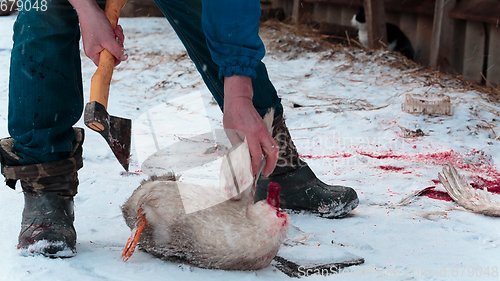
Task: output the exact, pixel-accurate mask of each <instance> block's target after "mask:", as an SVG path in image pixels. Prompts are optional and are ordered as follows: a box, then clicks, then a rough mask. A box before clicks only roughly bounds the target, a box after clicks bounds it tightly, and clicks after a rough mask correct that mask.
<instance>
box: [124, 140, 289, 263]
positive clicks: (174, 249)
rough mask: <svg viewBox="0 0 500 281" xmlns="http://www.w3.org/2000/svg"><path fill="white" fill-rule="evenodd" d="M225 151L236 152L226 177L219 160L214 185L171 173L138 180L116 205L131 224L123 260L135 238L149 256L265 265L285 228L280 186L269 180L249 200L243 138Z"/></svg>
mask: <svg viewBox="0 0 500 281" xmlns="http://www.w3.org/2000/svg"><path fill="white" fill-rule="evenodd" d="M231 154H232V155H233V156H234V155H236V156H237V157H235V158H233V157H231V158H230V159H232V161H229V163H232V164H231V165H230V168H231V169H230V170H231V173H232V177H231V176H229V177H228V176H227V173H226V171H227V170H228V162H227V161H223V163H222V165H221V177H220V182H219V185H220V187H219V188H218V189H217V188H215V187H206V186H200V185H196V184H191V183H186V182H179V181H176V179H175V176H173V175H170V176H162V177H152V178H151V179H150V180H148V181H145V182H143V183H142V184H141V185H140V187H139V188H137V189H136V190H135V191H134V192H133V194H132V196H131V197H130V198H129V199H128V200H127V201H126V202H125V204H124V205H123V206H122V211H123V216H124V218H125V221H126V223H127V225H128V226H129V227H130V228H131V229H133V233H132V236H131V239H129V243H128V245H127V247H126V249H125V251H124V255H123V258H124V260H127V259H128V258H129V257H130V256H131V254H132V253H133V248H134V247H135V244H136V243H137V242H138V243H139V247H140V248H141V249H142V250H144V251H146V252H148V253H151V254H153V255H155V256H158V257H161V258H164V259H166V260H170V261H179V262H184V263H187V264H190V265H194V266H198V267H202V268H212V269H224V270H256V269H261V268H264V267H266V266H268V265H269V264H270V262H271V261H272V259H273V258H274V257H275V255H276V254H277V252H278V250H279V248H280V245H281V244H282V242H283V241H284V240H285V238H286V234H287V231H288V228H289V221H290V219H289V217H288V214H287V213H286V212H285V211H283V210H281V209H280V208H279V199H278V196H279V191H280V188H281V187H280V186H279V185H278V184H277V183H270V184H269V190H268V197H267V199H266V200H262V201H259V202H257V203H254V188H255V183H254V182H255V178H254V177H253V175H252V173H251V160H250V153H249V151H248V145H247V143H246V141H244V142H243V143H241V144H240V145H239V146H238V147H237V149H236V150H234V151H233V152H232V153H231ZM228 158H229V157H228ZM224 160H226V159H224ZM232 184H234V185H236V188H234V186H232ZM238 186H239V187H248V188H246V189H241V190H240V188H238ZM234 190H237V193H235V192H234ZM240 191H241V192H240ZM221 196H222V197H221ZM221 198H223V200H221ZM141 232H142V234H141Z"/></svg>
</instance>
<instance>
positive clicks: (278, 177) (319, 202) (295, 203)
mask: <svg viewBox="0 0 500 281" xmlns="http://www.w3.org/2000/svg"><path fill="white" fill-rule="evenodd" d="M273 137H274V139H275V140H276V143H278V145H279V147H280V150H279V153H278V163H277V165H276V168H275V169H274V171H273V173H272V174H271V175H269V177H267V178H266V177H264V176H261V178H260V179H259V180H258V181H257V186H256V190H255V202H257V201H260V200H263V199H265V198H266V196H267V186H268V185H269V182H277V183H279V184H280V185H281V187H282V188H281V192H280V195H279V200H280V207H281V208H283V209H291V210H307V211H311V212H314V213H318V214H319V215H320V216H322V217H326V218H341V217H344V216H346V215H347V214H349V213H350V212H351V211H352V210H354V209H355V208H356V207H357V206H358V204H359V199H358V196H357V194H356V191H354V189H352V188H350V187H346V186H341V185H328V184H326V183H324V182H322V181H321V180H319V179H318V178H317V177H316V175H315V174H314V172H313V171H312V170H311V168H309V166H308V165H307V163H306V162H304V161H302V160H301V159H300V158H299V154H298V152H297V148H296V147H295V144H294V143H293V141H292V138H291V136H290V132H289V131H288V128H287V127H286V124H285V120H284V118H283V114H279V115H278V116H276V117H275V118H274V121H273Z"/></svg>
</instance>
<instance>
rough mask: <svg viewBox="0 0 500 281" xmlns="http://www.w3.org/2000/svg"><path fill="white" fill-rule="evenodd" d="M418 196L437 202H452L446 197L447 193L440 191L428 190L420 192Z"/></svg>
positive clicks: (448, 196)
mask: <svg viewBox="0 0 500 281" xmlns="http://www.w3.org/2000/svg"><path fill="white" fill-rule="evenodd" d="M420 196H426V197H429V198H432V199H437V200H443V201H449V202H453V199H452V198H451V197H450V195H448V193H446V192H444V191H440V190H434V188H429V189H427V190H425V191H424V192H422V194H420Z"/></svg>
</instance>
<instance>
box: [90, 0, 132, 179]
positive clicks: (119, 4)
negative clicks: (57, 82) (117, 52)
mask: <svg viewBox="0 0 500 281" xmlns="http://www.w3.org/2000/svg"><path fill="white" fill-rule="evenodd" d="M126 2H127V0H108V1H106V8H105V13H106V16H107V18H108V20H109V22H110V23H111V26H112V27H113V29H115V28H116V25H117V23H118V16H119V15H120V12H121V10H122V8H123V6H124V5H125V3H126ZM114 66H115V57H114V56H113V55H112V54H111V53H110V52H109V51H108V50H103V51H102V52H101V54H100V58H99V66H98V67H97V70H96V72H95V73H94V75H93V76H92V82H91V84H90V101H89V103H87V105H86V106H85V115H84V122H85V125H87V127H89V128H90V129H92V130H94V131H96V132H98V133H100V134H101V135H102V136H103V137H104V139H105V140H106V142H107V143H108V145H109V147H111V150H112V151H113V153H114V154H115V156H116V158H117V159H118V161H119V162H120V164H121V165H122V166H123V168H124V169H125V170H126V171H128V164H129V158H130V143H131V129H132V121H131V120H130V119H125V118H120V117H116V116H112V115H109V114H108V112H107V111H106V107H107V105H108V97H109V84H110V83H111V76H112V75H113V68H114Z"/></svg>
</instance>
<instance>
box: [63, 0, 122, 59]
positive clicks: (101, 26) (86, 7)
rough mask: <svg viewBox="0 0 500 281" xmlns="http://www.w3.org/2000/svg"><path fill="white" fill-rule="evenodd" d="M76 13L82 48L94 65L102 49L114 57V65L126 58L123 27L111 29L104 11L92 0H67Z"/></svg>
mask: <svg viewBox="0 0 500 281" xmlns="http://www.w3.org/2000/svg"><path fill="white" fill-rule="evenodd" d="M69 2H70V3H71V4H72V5H73V7H74V8H75V10H76V11H77V13H78V19H79V21H80V29H81V31H82V39H83V49H84V50H85V55H87V57H89V58H90V59H91V60H92V61H93V62H94V63H95V65H98V64H99V55H100V53H101V52H102V50H104V49H106V50H108V51H109V52H110V53H111V54H112V55H113V56H114V57H115V66H116V65H118V64H119V63H120V62H121V61H124V60H126V59H127V58H128V55H127V54H126V53H125V49H124V48H123V40H124V39H125V37H124V35H123V29H122V27H121V26H120V25H117V26H116V29H115V30H113V29H112V27H111V24H110V23H109V20H108V19H107V18H106V15H105V14H104V12H103V11H102V10H101V8H99V6H98V5H97V3H96V2H95V1H94V0H69Z"/></svg>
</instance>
